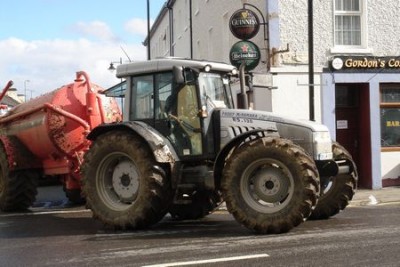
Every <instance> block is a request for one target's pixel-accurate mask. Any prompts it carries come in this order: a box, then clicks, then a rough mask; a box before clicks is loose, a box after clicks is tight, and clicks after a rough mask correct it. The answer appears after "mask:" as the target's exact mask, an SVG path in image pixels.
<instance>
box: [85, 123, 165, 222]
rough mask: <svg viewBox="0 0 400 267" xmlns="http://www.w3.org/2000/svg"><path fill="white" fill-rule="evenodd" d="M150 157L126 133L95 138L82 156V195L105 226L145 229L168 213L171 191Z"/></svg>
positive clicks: (140, 144)
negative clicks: (83, 157)
mask: <svg viewBox="0 0 400 267" xmlns="http://www.w3.org/2000/svg"><path fill="white" fill-rule="evenodd" d="M154 166H155V160H154V158H153V155H152V154H151V152H150V151H149V149H147V148H146V146H145V145H144V144H143V141H141V140H139V139H138V138H136V136H135V135H133V134H130V133H129V132H122V131H114V132H109V133H106V134H104V135H102V136H100V137H98V138H97V139H96V140H95V141H94V142H93V143H92V146H91V148H90V149H89V151H88V152H87V154H86V155H85V159H84V164H83V168H82V175H83V176H82V177H83V192H84V195H85V196H86V202H87V205H88V207H89V208H90V209H91V210H92V212H93V215H94V217H96V218H98V219H99V220H100V221H102V222H104V223H105V224H107V225H110V226H113V227H116V228H121V229H126V228H135V229H139V228H145V227H148V226H150V225H152V224H155V223H157V222H158V221H159V220H161V219H162V218H163V217H164V215H165V214H166V213H167V208H168V206H169V205H170V203H171V200H170V199H171V197H170V196H171V189H170V185H169V182H168V181H167V177H164V176H163V175H162V174H161V173H159V172H158V171H156V170H155V169H156V168H154Z"/></svg>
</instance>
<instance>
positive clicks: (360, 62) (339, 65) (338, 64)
mask: <svg viewBox="0 0 400 267" xmlns="http://www.w3.org/2000/svg"><path fill="white" fill-rule="evenodd" d="M330 67H331V68H332V69H333V70H374V69H398V70H400V56H398V57H361V56H354V57H352V56H348V57H335V58H334V59H333V60H332V61H331V62H330Z"/></svg>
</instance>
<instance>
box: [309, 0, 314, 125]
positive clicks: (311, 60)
mask: <svg viewBox="0 0 400 267" xmlns="http://www.w3.org/2000/svg"><path fill="white" fill-rule="evenodd" d="M313 15H314V14H313V0H308V84H309V105H310V120H311V121H315V115H314V35H313V31H314V27H313V26H314V25H313Z"/></svg>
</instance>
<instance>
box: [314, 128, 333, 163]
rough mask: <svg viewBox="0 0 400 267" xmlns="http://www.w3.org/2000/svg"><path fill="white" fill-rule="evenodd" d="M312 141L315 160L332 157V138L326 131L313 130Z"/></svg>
mask: <svg viewBox="0 0 400 267" xmlns="http://www.w3.org/2000/svg"><path fill="white" fill-rule="evenodd" d="M313 143H314V155H315V159H316V160H329V159H332V158H333V153H332V139H331V135H330V134H329V132H328V131H326V132H314V133H313Z"/></svg>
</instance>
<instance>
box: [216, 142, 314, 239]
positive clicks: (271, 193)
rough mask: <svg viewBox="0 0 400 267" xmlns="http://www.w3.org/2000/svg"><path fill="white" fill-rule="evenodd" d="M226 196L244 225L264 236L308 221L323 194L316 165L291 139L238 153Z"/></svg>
mask: <svg viewBox="0 0 400 267" xmlns="http://www.w3.org/2000/svg"><path fill="white" fill-rule="evenodd" d="M222 194H223V198H224V200H225V201H226V205H227V208H228V210H229V212H230V213H232V215H233V216H234V217H235V219H236V220H237V221H238V222H239V223H241V224H243V225H244V226H245V227H247V228H249V229H251V230H254V231H255V232H257V233H262V234H270V233H271V234H278V233H285V232H288V231H289V230H290V229H292V228H293V227H295V226H297V225H299V224H300V223H302V222H303V221H304V220H306V219H307V218H308V216H309V215H310V214H311V210H312V208H313V207H314V206H315V205H316V203H317V199H318V194H319V177H318V172H317V169H316V167H315V164H314V161H313V160H312V159H311V158H310V157H309V156H308V155H307V154H306V153H305V151H304V150H303V149H302V148H301V147H299V146H297V145H295V144H293V143H292V142H290V141H288V140H283V139H280V138H271V137H267V138H262V139H258V140H254V141H250V142H248V143H246V144H244V145H242V146H241V147H240V148H238V149H237V150H235V151H233V153H232V155H231V157H230V158H229V159H228V162H227V164H226V165H225V170H224V173H223V180H222Z"/></svg>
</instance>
